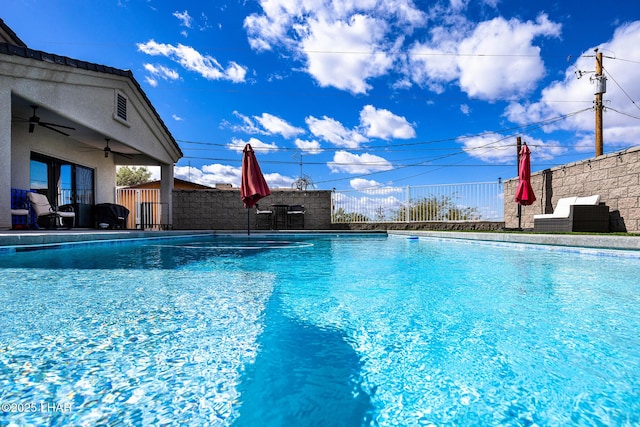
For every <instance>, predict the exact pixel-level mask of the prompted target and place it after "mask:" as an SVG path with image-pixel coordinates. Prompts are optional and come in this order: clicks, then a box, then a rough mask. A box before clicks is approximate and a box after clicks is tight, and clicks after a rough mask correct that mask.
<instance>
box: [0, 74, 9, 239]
mask: <svg viewBox="0 0 640 427" xmlns="http://www.w3.org/2000/svg"><path fill="white" fill-rule="evenodd" d="M10 228H11V91H10V90H9V86H8V85H0V230H9V229H10Z"/></svg>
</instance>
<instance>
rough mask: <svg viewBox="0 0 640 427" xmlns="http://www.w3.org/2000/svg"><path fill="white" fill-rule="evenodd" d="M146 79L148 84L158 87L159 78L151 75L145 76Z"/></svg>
mask: <svg viewBox="0 0 640 427" xmlns="http://www.w3.org/2000/svg"><path fill="white" fill-rule="evenodd" d="M144 80H145V81H146V82H147V84H148V85H149V86H151V87H156V86H158V80H156V79H154V78H153V77H151V76H145V78H144Z"/></svg>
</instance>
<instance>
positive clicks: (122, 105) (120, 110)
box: [116, 93, 127, 122]
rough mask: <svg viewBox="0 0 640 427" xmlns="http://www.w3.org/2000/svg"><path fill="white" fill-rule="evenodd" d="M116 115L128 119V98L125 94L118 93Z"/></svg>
mask: <svg viewBox="0 0 640 427" xmlns="http://www.w3.org/2000/svg"><path fill="white" fill-rule="evenodd" d="M116 116H118V117H119V118H120V119H122V120H124V121H125V122H126V121H127V98H126V97H125V96H124V95H121V94H119V93H118V94H117V95H116Z"/></svg>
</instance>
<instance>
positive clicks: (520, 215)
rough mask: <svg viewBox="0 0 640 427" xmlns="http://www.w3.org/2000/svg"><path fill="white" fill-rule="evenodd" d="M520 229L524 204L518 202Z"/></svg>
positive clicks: (520, 227)
mask: <svg viewBox="0 0 640 427" xmlns="http://www.w3.org/2000/svg"><path fill="white" fill-rule="evenodd" d="M518 230H520V231H522V205H521V204H520V203H518Z"/></svg>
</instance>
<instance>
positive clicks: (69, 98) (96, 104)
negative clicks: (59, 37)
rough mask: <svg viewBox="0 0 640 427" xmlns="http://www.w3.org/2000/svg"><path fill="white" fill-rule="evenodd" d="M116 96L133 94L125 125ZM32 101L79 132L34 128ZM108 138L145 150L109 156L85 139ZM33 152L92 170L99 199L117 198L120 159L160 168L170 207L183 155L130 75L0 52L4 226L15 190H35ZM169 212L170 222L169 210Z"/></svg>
mask: <svg viewBox="0 0 640 427" xmlns="http://www.w3.org/2000/svg"><path fill="white" fill-rule="evenodd" d="M72 61H73V60H72ZM117 93H120V94H122V95H124V96H125V97H126V98H127V121H126V122H125V123H123V122H122V121H121V120H116V119H115V118H114V112H115V106H116V94H117ZM29 104H35V105H38V106H39V107H41V110H39V111H49V112H52V113H54V114H56V115H57V117H61V118H62V119H64V120H65V123H69V124H70V125H71V126H73V127H75V128H76V129H75V130H73V131H69V133H70V136H64V135H60V134H58V133H56V132H53V131H51V130H49V129H45V128H43V127H38V126H37V127H36V129H35V131H34V132H33V133H29V132H28V128H29V123H28V121H27V119H28V117H30V116H31V114H32V111H31V110H30V108H29ZM38 115H39V116H42V113H39V114H38ZM14 119H15V120H14ZM43 121H44V120H43ZM106 137H109V138H110V139H111V140H112V141H118V142H119V143H121V144H124V145H126V146H128V147H131V148H133V149H135V150H137V151H138V152H140V153H142V154H140V155H137V156H136V157H135V158H133V159H131V160H129V159H127V158H125V157H122V156H117V157H116V155H111V156H109V157H108V158H105V157H104V153H103V151H102V149H101V148H98V149H96V148H95V146H91V145H89V144H87V142H88V141H89V140H90V139H92V140H93V141H95V142H96V143H97V144H98V145H99V146H100V147H102V146H103V144H104V138H106ZM32 152H36V153H39V154H43V155H46V156H50V157H53V158H57V159H61V160H66V161H69V162H72V163H75V164H78V165H82V166H85V167H88V168H91V169H93V170H94V178H95V188H94V190H95V193H94V194H95V202H96V203H113V202H114V201H115V181H116V163H117V164H126V163H129V162H130V163H129V164H134V165H148V166H161V170H163V173H162V181H163V186H162V193H163V195H164V196H165V202H166V203H167V204H168V206H172V203H171V195H172V185H173V164H174V163H175V162H176V161H177V160H178V159H179V158H180V157H181V156H182V153H181V152H180V149H179V147H178V146H177V145H176V144H175V141H174V140H173V138H172V136H171V135H170V133H169V132H168V131H167V129H166V127H165V126H164V124H163V123H162V121H161V119H160V118H159V116H158V115H157V113H156V112H155V110H154V109H153V107H152V106H151V105H150V103H149V102H148V100H147V99H146V96H145V94H144V93H143V92H142V90H141V89H140V87H139V85H138V84H137V82H136V81H135V79H133V77H132V76H131V75H130V73H128V72H120V73H110V72H101V71H95V70H92V69H83V68H81V67H74V66H68V65H64V64H58V63H54V62H51V61H44V60H40V59H32V58H30V57H23V56H20V55H11V54H4V53H3V54H0V170H1V172H0V229H7V228H10V227H11V215H10V194H11V193H10V189H11V188H19V189H29V188H30V185H31V183H30V170H29V166H30V159H31V153H32ZM165 180H166V182H164V181H165ZM167 215H168V216H167V221H170V219H171V212H170V211H168V212H167Z"/></svg>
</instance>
